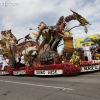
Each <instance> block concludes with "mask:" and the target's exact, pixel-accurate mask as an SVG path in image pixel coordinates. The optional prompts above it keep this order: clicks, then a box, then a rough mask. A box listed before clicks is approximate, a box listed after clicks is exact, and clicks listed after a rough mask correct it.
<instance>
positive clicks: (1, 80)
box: [0, 71, 100, 100]
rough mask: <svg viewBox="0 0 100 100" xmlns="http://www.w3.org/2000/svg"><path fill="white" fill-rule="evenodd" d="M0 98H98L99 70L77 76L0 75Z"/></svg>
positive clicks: (22, 99)
mask: <svg viewBox="0 0 100 100" xmlns="http://www.w3.org/2000/svg"><path fill="white" fill-rule="evenodd" d="M0 100H100V71H99V72H90V73H85V74H80V75H78V76H68V77H66V76H63V75H61V76H41V77H40V76H0Z"/></svg>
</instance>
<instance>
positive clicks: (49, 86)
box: [0, 80, 73, 90]
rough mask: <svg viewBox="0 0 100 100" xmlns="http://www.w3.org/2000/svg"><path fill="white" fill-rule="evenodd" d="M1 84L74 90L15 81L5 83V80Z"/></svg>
mask: <svg viewBox="0 0 100 100" xmlns="http://www.w3.org/2000/svg"><path fill="white" fill-rule="evenodd" d="M0 82H5V83H13V84H21V85H31V86H37V87H46V88H56V89H62V90H73V89H72V88H65V87H56V86H47V85H38V84H30V83H22V82H14V81H5V80H0Z"/></svg>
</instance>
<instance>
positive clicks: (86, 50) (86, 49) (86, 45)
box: [82, 43, 92, 61]
mask: <svg viewBox="0 0 100 100" xmlns="http://www.w3.org/2000/svg"><path fill="white" fill-rule="evenodd" d="M82 49H83V51H84V58H85V60H86V61H90V60H92V55H91V50H90V49H91V46H90V45H89V43H83V46H82Z"/></svg>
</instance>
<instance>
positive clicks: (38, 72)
mask: <svg viewBox="0 0 100 100" xmlns="http://www.w3.org/2000/svg"><path fill="white" fill-rule="evenodd" d="M34 74H35V75H60V74H63V70H62V69H58V70H34Z"/></svg>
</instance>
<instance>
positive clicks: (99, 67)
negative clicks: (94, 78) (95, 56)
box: [81, 65, 100, 72]
mask: <svg viewBox="0 0 100 100" xmlns="http://www.w3.org/2000/svg"><path fill="white" fill-rule="evenodd" d="M81 68H82V70H81V72H88V71H96V70H100V65H90V66H82V67H81Z"/></svg>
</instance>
